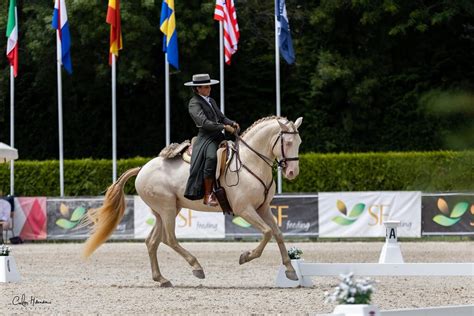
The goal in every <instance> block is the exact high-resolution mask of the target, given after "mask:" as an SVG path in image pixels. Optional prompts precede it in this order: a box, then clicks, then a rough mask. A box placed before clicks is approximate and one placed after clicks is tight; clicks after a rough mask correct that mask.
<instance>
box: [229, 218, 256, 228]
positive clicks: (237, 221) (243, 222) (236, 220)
mask: <svg viewBox="0 0 474 316" xmlns="http://www.w3.org/2000/svg"><path fill="white" fill-rule="evenodd" d="M232 223H234V224H235V225H237V226H240V227H243V228H249V227H250V226H252V225H250V224H249V223H248V222H247V221H246V220H245V219H243V218H242V217H239V216H238V217H234V219H233V220H232Z"/></svg>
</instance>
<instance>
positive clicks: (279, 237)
mask: <svg viewBox="0 0 474 316" xmlns="http://www.w3.org/2000/svg"><path fill="white" fill-rule="evenodd" d="M259 214H260V216H261V217H262V219H263V220H264V221H265V223H267V224H268V225H269V226H270V228H271V229H272V232H273V237H275V240H276V242H277V244H278V248H279V249H280V255H281V261H282V263H283V265H284V266H285V267H286V271H285V274H286V277H287V278H288V279H290V280H293V281H297V280H298V276H297V275H296V271H295V269H294V268H293V266H292V265H291V259H290V256H289V255H288V251H287V250H286V246H285V242H284V241H283V234H282V233H281V230H280V228H279V227H278V225H277V223H276V222H275V219H274V218H273V215H272V212H271V211H270V205H263V206H262V207H261V208H260V209H259Z"/></svg>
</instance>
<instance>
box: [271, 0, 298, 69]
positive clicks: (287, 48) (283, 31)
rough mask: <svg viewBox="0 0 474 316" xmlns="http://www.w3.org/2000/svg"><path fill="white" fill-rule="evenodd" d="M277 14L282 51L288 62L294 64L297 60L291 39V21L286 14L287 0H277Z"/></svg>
mask: <svg viewBox="0 0 474 316" xmlns="http://www.w3.org/2000/svg"><path fill="white" fill-rule="evenodd" d="M275 15H276V19H277V28H278V42H279V44H280V45H279V46H280V53H281V55H282V56H283V58H285V60H286V62H287V63H288V64H293V63H294V62H295V51H294V50H293V42H292V41H291V33H290V23H289V21H288V16H287V14H286V4H285V0H277V4H276V7H275Z"/></svg>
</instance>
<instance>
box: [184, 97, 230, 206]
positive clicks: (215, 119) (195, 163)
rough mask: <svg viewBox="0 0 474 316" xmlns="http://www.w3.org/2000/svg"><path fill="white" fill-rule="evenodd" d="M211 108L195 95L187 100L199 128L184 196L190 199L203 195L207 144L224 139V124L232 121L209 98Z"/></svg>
mask: <svg viewBox="0 0 474 316" xmlns="http://www.w3.org/2000/svg"><path fill="white" fill-rule="evenodd" d="M210 101H211V104H212V108H211V107H210V106H209V103H207V101H206V100H205V99H204V98H203V97H201V96H199V95H195V96H193V97H192V98H191V100H190V101H189V106H188V109H189V114H190V115H191V118H192V119H193V121H194V123H195V124H196V127H197V128H199V133H198V135H197V139H196V141H195V142H194V144H193V154H192V157H191V169H190V174H189V179H188V183H187V184H186V191H185V192H184V196H185V197H186V198H188V199H190V200H200V199H202V198H203V197H204V189H203V183H204V163H205V162H206V158H207V157H206V150H207V146H208V145H209V144H210V143H211V142H213V143H216V144H219V143H220V142H221V141H222V140H223V139H224V134H222V130H223V129H224V125H232V124H233V123H234V121H232V120H230V119H228V118H227V117H225V115H224V114H223V113H222V112H221V111H220V109H219V108H218V107H217V104H216V101H214V99H212V98H210Z"/></svg>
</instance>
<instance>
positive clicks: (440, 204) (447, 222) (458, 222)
mask: <svg viewBox="0 0 474 316" xmlns="http://www.w3.org/2000/svg"><path fill="white" fill-rule="evenodd" d="M422 206H423V235H474V193H432V194H423V197H422Z"/></svg>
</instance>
